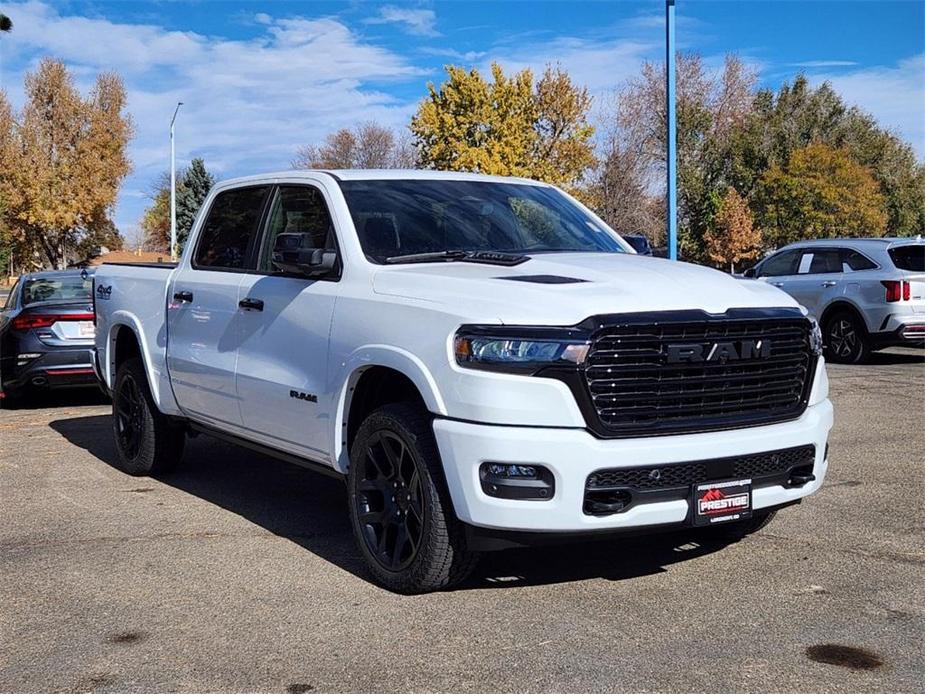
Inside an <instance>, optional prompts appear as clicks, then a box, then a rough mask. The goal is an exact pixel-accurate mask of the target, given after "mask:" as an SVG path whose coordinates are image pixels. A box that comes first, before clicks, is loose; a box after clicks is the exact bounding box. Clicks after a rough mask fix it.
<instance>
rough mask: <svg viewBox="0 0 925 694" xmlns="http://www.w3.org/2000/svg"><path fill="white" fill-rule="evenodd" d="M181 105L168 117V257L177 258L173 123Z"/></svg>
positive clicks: (175, 172)
mask: <svg viewBox="0 0 925 694" xmlns="http://www.w3.org/2000/svg"><path fill="white" fill-rule="evenodd" d="M182 105H183V102H182V101H178V102H177V107H176V108H175V109H174V110H173V118H171V119H170V259H171V260H176V259H177V162H176V158H177V157H176V148H175V147H174V142H173V124H174V123H175V122H176V120H177V112H178V111H179V110H180V107H181V106H182Z"/></svg>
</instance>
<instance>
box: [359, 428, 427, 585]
mask: <svg viewBox="0 0 925 694" xmlns="http://www.w3.org/2000/svg"><path fill="white" fill-rule="evenodd" d="M355 464H356V465H357V466H358V468H357V480H358V482H357V492H356V496H355V498H354V504H355V510H356V514H357V519H358V521H359V524H360V532H361V533H362V535H363V540H364V542H365V543H366V548H367V549H368V550H369V553H370V554H372V556H373V557H375V559H376V561H377V562H378V563H379V564H380V565H381V566H382V567H384V568H386V569H388V570H389V571H401V570H403V569H405V568H407V567H408V566H410V565H411V563H412V562H413V561H414V558H415V557H416V556H417V553H418V548H419V547H420V544H421V538H422V537H423V535H424V498H423V493H422V489H421V476H420V474H419V473H418V466H417V461H416V460H415V458H414V453H413V452H412V451H411V449H410V448H409V447H408V446H407V445H406V444H405V442H404V441H402V439H401V437H399V436H398V435H397V434H395V433H393V432H391V431H388V430H381V431H377V432H375V433H374V434H373V435H372V436H371V437H370V439H369V443H368V444H367V446H366V454H365V455H364V456H363V459H362V460H359V461H357V462H356V463H355Z"/></svg>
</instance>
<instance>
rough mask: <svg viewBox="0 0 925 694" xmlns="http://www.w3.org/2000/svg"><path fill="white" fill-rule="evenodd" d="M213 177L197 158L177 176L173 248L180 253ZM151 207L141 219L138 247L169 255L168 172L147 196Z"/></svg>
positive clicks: (156, 182)
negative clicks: (175, 238)
mask: <svg viewBox="0 0 925 694" xmlns="http://www.w3.org/2000/svg"><path fill="white" fill-rule="evenodd" d="M214 185H215V176H213V175H212V174H211V173H209V171H208V170H207V169H206V165H205V162H204V161H203V160H202V158H201V157H196V158H194V159H193V160H192V161H191V162H190V164H189V166H187V167H185V168H183V169H181V170H180V171H179V172H178V175H177V245H178V246H179V249H178V250H182V249H183V246H184V245H185V244H186V238H187V236H189V233H190V231H192V229H193V223H194V222H195V221H196V215H197V214H198V212H199V208H200V207H202V203H203V202H205V199H206V196H208V194H209V191H210V190H211V189H212V186H214ZM148 197H149V198H150V199H151V204H150V205H148V207H147V208H146V209H145V211H144V213H143V214H142V217H141V223H140V226H141V231H142V246H143V248H144V249H145V250H148V251H160V252H163V253H169V252H170V172H167V171H165V172H164V173H162V174H161V175H160V176H158V178H157V180H156V181H155V183H154V186H153V188H152V190H151V191H150V192H149V193H148Z"/></svg>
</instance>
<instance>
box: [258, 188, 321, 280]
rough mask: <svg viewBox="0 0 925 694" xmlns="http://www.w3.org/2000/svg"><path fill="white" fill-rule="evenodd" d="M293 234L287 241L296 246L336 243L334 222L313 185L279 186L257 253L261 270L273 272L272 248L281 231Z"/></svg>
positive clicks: (311, 246) (274, 268)
mask: <svg viewBox="0 0 925 694" xmlns="http://www.w3.org/2000/svg"><path fill="white" fill-rule="evenodd" d="M282 234H286V235H292V238H291V239H290V240H289V241H290V243H289V244H288V245H289V246H291V247H298V248H320V249H331V248H334V247H335V242H334V225H333V224H332V223H331V215H330V213H329V212H328V206H327V204H326V203H325V202H324V196H323V195H322V194H321V191H320V190H318V189H317V188H315V187H313V186H307V185H304V186H282V187H281V188H280V189H279V194H278V195H277V196H276V199H275V200H274V201H273V208H272V210H271V211H270V223H269V225H268V227H267V233H266V236H265V237H264V240H263V248H262V249H261V253H260V267H259V268H258V269H259V270H260V271H261V272H275V271H276V267H274V265H273V248H274V247H275V246H276V242H277V239H278V238H279V237H280V235H282Z"/></svg>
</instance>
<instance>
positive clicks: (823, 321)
mask: <svg viewBox="0 0 925 694" xmlns="http://www.w3.org/2000/svg"><path fill="white" fill-rule="evenodd" d="M840 311H845V312H847V313H850V314H852V315H853V316H854V317H855V318H857V319H858V322H859V323H860V326H861V329H862V330H864V332H865V333H869V332H870V329H869V328H868V327H867V321H866V320H864V314H863V313H862V312H861V310H860V309H859V308H858V307H857V306H855V305H854V304H853V303H851V302H850V301H848V300H847V299H837V300H836V301H833V302H832V303H830V304H829V305H828V306H826V307H825V310H823V312H822V315H821V316H820V317H819V325H820V326H821V327H822V329H823V331H825V329H826V326H827V325H828V322H829V321H830V320H831V319H832V316H834V315H835V314H837V313H839V312H840Z"/></svg>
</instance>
